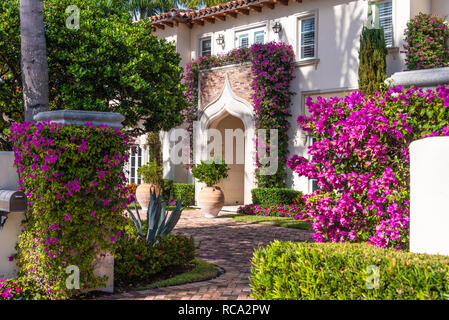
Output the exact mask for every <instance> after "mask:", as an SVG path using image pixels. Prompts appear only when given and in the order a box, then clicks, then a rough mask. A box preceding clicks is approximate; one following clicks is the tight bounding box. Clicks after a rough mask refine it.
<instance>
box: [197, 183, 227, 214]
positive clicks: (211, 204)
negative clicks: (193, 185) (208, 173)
mask: <svg viewBox="0 0 449 320" xmlns="http://www.w3.org/2000/svg"><path fill="white" fill-rule="evenodd" d="M198 204H199V206H200V208H201V211H202V212H203V213H204V216H205V217H206V218H215V217H217V215H218V213H219V212H220V210H221V208H223V205H224V193H223V191H221V189H220V188H219V187H217V186H214V187H204V188H203V189H202V190H201V191H200V193H199V195H198Z"/></svg>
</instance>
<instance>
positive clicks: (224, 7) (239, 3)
mask: <svg viewBox="0 0 449 320" xmlns="http://www.w3.org/2000/svg"><path fill="white" fill-rule="evenodd" d="M278 1H279V0H233V1H229V2H226V3H222V4H218V5H216V6H212V7H208V8H202V9H198V10H192V9H177V8H174V9H172V10H170V11H169V12H165V13H161V14H158V15H155V16H152V17H150V18H149V19H150V20H151V24H158V23H162V22H173V21H178V22H183V23H190V22H192V21H194V20H197V19H202V18H204V17H206V16H208V17H213V16H214V15H217V14H222V13H226V12H229V11H232V10H235V9H244V8H249V5H252V4H253V5H254V4H261V5H263V4H264V3H273V4H275V3H277V2H278ZM297 1H298V2H301V0H297Z"/></svg>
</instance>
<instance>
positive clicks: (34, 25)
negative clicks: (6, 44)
mask: <svg viewBox="0 0 449 320" xmlns="http://www.w3.org/2000/svg"><path fill="white" fill-rule="evenodd" d="M43 6H44V3H43V0H20V37H21V71H22V86H23V99H24V109H25V121H33V116H34V115H35V114H37V113H39V112H41V111H47V110H48V65H47V47H46V44H45V29H44V16H43Z"/></svg>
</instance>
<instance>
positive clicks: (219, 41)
mask: <svg viewBox="0 0 449 320" xmlns="http://www.w3.org/2000/svg"><path fill="white" fill-rule="evenodd" d="M216 41H217V44H218V45H219V46H222V47H223V46H224V44H225V39H224V35H222V34H220V35H218V37H217V39H216Z"/></svg>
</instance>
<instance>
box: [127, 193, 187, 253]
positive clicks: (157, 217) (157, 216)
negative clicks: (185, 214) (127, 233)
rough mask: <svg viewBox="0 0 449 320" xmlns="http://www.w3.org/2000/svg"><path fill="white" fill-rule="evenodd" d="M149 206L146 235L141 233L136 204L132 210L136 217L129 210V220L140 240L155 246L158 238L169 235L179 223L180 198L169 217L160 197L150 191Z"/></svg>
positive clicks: (140, 221)
mask: <svg viewBox="0 0 449 320" xmlns="http://www.w3.org/2000/svg"><path fill="white" fill-rule="evenodd" d="M150 199H151V202H150V205H149V207H148V210H147V221H146V223H147V232H146V235H144V234H143V231H142V220H141V219H140V214H139V209H138V208H137V205H136V202H134V209H135V210H136V216H137V218H136V216H134V214H133V213H132V211H131V210H129V208H126V210H128V212H129V215H130V216H131V219H132V220H133V222H134V225H135V226H136V229H137V234H138V235H139V237H140V238H141V239H145V242H146V243H151V244H153V245H154V244H156V243H157V241H158V240H157V239H158V238H159V236H161V237H163V236H166V235H167V234H169V233H170V232H171V231H172V230H173V228H174V227H175V226H176V224H177V223H178V221H179V218H180V217H181V213H182V209H181V206H182V198H181V200H179V201H178V202H177V203H176V207H175V209H173V210H172V212H171V214H170V216H169V213H168V210H167V205H166V203H165V202H164V201H162V197H161V195H159V196H156V192H155V191H154V190H151V191H150Z"/></svg>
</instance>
